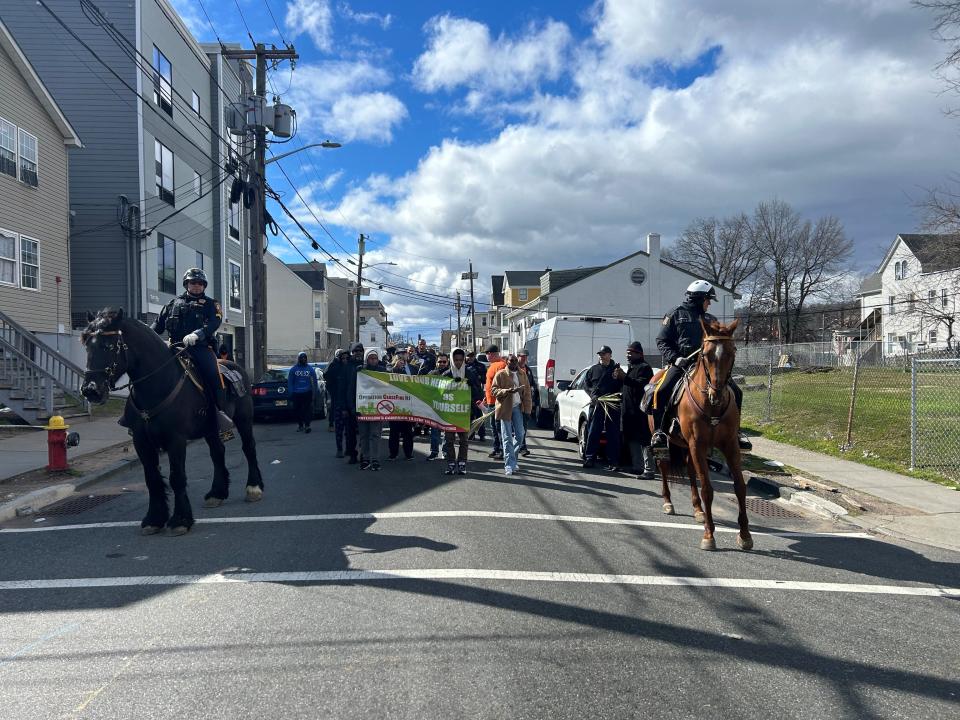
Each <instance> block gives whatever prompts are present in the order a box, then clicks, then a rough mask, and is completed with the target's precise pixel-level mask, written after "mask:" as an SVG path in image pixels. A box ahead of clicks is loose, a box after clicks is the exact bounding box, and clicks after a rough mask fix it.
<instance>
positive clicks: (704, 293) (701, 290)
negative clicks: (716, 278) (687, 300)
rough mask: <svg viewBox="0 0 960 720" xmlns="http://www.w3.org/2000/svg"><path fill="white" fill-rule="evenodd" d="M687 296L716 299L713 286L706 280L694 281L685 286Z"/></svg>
mask: <svg viewBox="0 0 960 720" xmlns="http://www.w3.org/2000/svg"><path fill="white" fill-rule="evenodd" d="M687 295H693V296H700V297H702V298H710V299H711V300H716V299H717V293H716V291H715V290H714V289H713V285H711V284H710V283H708V282H707V281H706V280H694V281H693V282H692V283H690V284H689V285H688V286H687Z"/></svg>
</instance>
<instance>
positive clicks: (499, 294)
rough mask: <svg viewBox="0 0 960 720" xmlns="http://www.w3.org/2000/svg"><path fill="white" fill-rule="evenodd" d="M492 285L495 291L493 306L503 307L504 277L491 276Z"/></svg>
mask: <svg viewBox="0 0 960 720" xmlns="http://www.w3.org/2000/svg"><path fill="white" fill-rule="evenodd" d="M490 285H491V286H492V289H493V305H494V307H496V306H498V305H503V275H491V276H490Z"/></svg>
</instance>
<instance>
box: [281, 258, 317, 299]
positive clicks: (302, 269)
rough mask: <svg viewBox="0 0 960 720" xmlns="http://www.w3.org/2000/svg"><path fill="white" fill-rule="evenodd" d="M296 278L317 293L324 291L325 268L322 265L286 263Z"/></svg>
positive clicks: (314, 263)
mask: <svg viewBox="0 0 960 720" xmlns="http://www.w3.org/2000/svg"><path fill="white" fill-rule="evenodd" d="M286 265H287V267H288V268H290V269H291V270H293V272H295V273H296V275H297V277H298V278H300V279H301V280H303V281H304V282H305V283H306V284H307V285H309V286H310V287H312V288H313V289H314V290H316V291H318V292H323V291H324V290H326V276H327V272H326V271H327V268H326V266H324V265H323V264H322V263H319V262H312V263H286Z"/></svg>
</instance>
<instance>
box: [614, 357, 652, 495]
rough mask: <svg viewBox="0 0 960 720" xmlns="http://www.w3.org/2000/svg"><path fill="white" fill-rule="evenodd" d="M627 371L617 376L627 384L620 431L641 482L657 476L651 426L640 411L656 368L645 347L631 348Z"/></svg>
mask: <svg viewBox="0 0 960 720" xmlns="http://www.w3.org/2000/svg"><path fill="white" fill-rule="evenodd" d="M627 362H628V363H629V366H628V367H627V370H626V372H624V371H623V368H619V367H618V368H616V369H614V371H613V377H614V378H616V379H618V380H622V381H623V390H621V392H620V398H621V399H620V429H621V431H622V434H623V437H622V440H623V442H624V443H626V445H627V447H628V448H630V460H631V461H632V462H633V469H634V470H635V471H636V472H637V473H638V475H637V477H638V478H639V479H640V480H652V479H653V478H655V477H656V466H655V465H654V462H653V450H651V449H650V423H649V422H648V421H647V414H646V413H645V412H643V410H641V409H640V401H641V400H642V399H643V390H644V388H645V387H646V386H647V383H649V382H650V380H651V379H652V378H653V368H651V367H650V365H648V364H647V361H646V360H644V358H643V345H641V344H640V343H639V342H637V341H634V342H632V343H630V344H629V345H628V346H627Z"/></svg>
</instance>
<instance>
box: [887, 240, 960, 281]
mask: <svg viewBox="0 0 960 720" xmlns="http://www.w3.org/2000/svg"><path fill="white" fill-rule="evenodd" d="M897 237H898V238H900V239H901V240H902V241H903V242H904V243H905V244H906V246H907V247H908V248H910V252H912V253H913V254H914V255H915V256H916V258H917V260H919V261H920V269H921V271H922V272H925V273H929V272H941V271H943V270H953V269H955V268H958V267H960V235H932V234H907V235H904V234H902V233H901V234H900V235H898V236H897Z"/></svg>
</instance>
